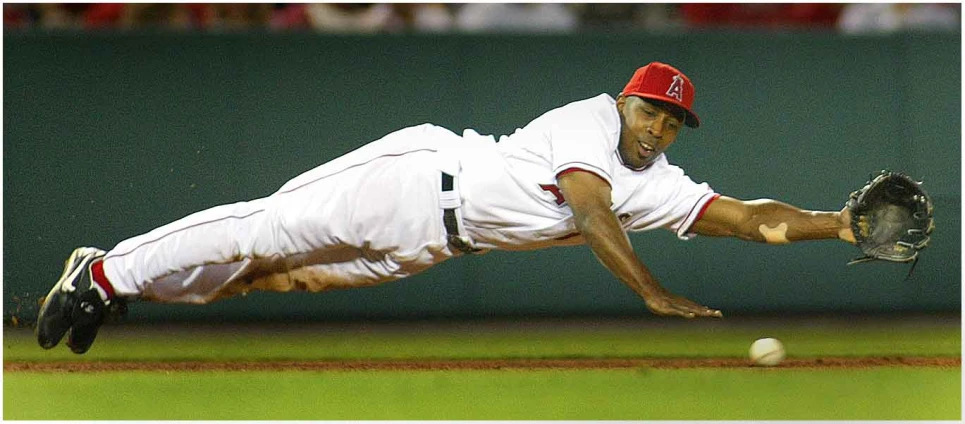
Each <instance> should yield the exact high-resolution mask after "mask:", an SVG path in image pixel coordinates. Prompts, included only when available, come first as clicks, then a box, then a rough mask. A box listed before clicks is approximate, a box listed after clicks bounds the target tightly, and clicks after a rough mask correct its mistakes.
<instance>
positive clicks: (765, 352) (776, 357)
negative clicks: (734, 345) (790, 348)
mask: <svg viewBox="0 0 965 424" xmlns="http://www.w3.org/2000/svg"><path fill="white" fill-rule="evenodd" d="M785 354H786V353H785V352H784V344H783V343H781V341H780V340H778V339H775V338H770V337H768V338H765V339H757V340H756V341H755V342H754V343H752V344H751V349H750V355H751V361H753V362H754V364H755V365H762V366H765V367H772V366H774V365H777V364H780V363H781V361H783V360H784V356H785Z"/></svg>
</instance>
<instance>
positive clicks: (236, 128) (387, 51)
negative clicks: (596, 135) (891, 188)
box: [3, 32, 962, 321]
mask: <svg viewBox="0 0 965 424" xmlns="http://www.w3.org/2000/svg"><path fill="white" fill-rule="evenodd" d="M3 43H4V46H3V51H4V63H3V66H4V69H3V71H4V72H3V83H4V85H3V87H4V88H3V106H4V109H3V137H4V138H3V166H4V168H3V178H4V181H3V190H4V192H3V202H4V203H3V206H4V208H3V230H4V232H3V248H4V249H3V299H4V303H3V305H4V308H5V310H4V313H5V317H6V318H10V317H12V316H19V317H20V319H22V320H24V319H26V320H30V319H33V318H34V317H35V315H36V304H35V302H36V299H37V298H38V297H40V296H42V295H43V294H45V293H46V291H47V290H48V288H49V286H50V285H51V284H52V283H53V282H54V281H55V280H56V279H57V277H58V276H59V275H60V272H61V266H62V261H63V260H64V258H66V256H67V255H68V254H69V253H70V251H71V249H73V247H75V246H78V245H88V244H89V245H95V246H100V247H104V248H109V247H111V246H113V245H114V244H115V243H117V242H119V241H121V240H123V239H124V238H127V237H130V236H133V235H137V234H140V233H142V232H145V231H147V230H150V229H152V228H154V227H156V226H158V225H160V224H164V223H167V222H169V221H171V220H175V219H177V218H180V217H182V216H185V215H187V214H189V213H191V212H194V211H197V210H200V209H203V208H207V207H210V206H215V205H218V204H222V203H228V202H235V201H240V200H247V199H252V198H257V197H261V196H265V195H267V194H269V193H271V192H273V191H274V190H275V189H277V188H278V187H279V186H280V185H281V184H282V183H284V182H285V181H286V180H287V179H289V178H291V177H293V176H295V175H296V174H298V173H300V172H302V171H305V170H307V169H310V168H312V167H313V166H315V165H316V164H319V163H322V162H325V161H327V160H330V159H332V158H335V157H337V156H339V155H341V154H343V153H345V152H348V151H350V150H352V149H354V148H356V147H358V146H360V145H362V144H364V143H366V142H368V141H370V140H374V139H377V138H379V137H381V136H382V135H384V134H386V133H388V132H390V131H393V130H395V129H399V128H401V127H404V126H409V125H415V124H420V123H424V122H432V123H435V124H438V125H442V126H445V127H448V128H450V129H453V130H456V131H457V132H458V131H459V130H461V129H463V128H474V129H476V130H477V131H479V132H480V133H492V134H505V133H509V132H512V131H513V130H514V129H515V128H517V127H521V126H523V125H525V124H526V123H527V122H528V121H530V120H531V119H533V118H535V117H536V116H538V115H539V114H541V113H542V112H545V111H546V110H549V109H551V108H553V107H556V106H559V105H562V104H565V103H567V102H570V101H574V100H578V99H582V98H586V97H590V96H594V95H596V94H599V93H602V92H607V93H610V94H612V95H616V94H617V93H618V92H619V91H620V89H621V88H622V86H623V84H624V83H625V82H626V80H627V79H628V78H629V76H630V75H631V74H632V73H633V71H634V69H636V67H638V66H641V65H643V64H645V63H647V62H648V61H651V60H660V61H665V62H669V63H672V64H674V65H676V66H678V67H680V68H681V69H683V70H684V71H685V72H686V73H687V74H688V75H689V76H690V77H691V79H692V80H693V82H694V83H695V85H696V87H697V100H696V110H697V112H698V113H699V115H700V117H701V121H702V126H701V128H700V129H699V130H685V131H684V132H683V133H682V134H681V135H680V136H679V138H678V142H677V143H676V144H675V145H674V146H673V148H672V149H671V150H670V151H669V157H670V160H671V162H673V163H676V164H679V165H680V166H682V167H683V168H684V169H685V170H687V172H688V174H689V175H691V176H692V177H693V179H695V180H696V181H698V182H700V181H707V182H709V183H710V184H711V186H712V187H714V188H715V189H716V190H717V191H719V192H721V193H723V194H726V195H730V196H733V197H738V198H743V199H750V198H759V197H769V198H776V199H781V200H784V201H786V202H789V203H792V204H795V205H798V206H801V207H804V208H809V209H821V210H836V209H839V208H841V206H842V205H843V203H844V201H845V199H846V198H847V195H848V193H849V192H850V191H851V190H853V189H855V188H856V187H857V186H858V185H860V183H863V182H864V181H865V180H866V179H867V177H868V176H869V175H870V174H871V173H874V172H876V171H877V170H879V169H883V168H888V169H895V170H901V171H905V172H907V173H910V174H911V175H913V176H915V177H917V178H921V179H923V180H924V181H925V184H926V187H927V189H928V190H929V191H930V192H931V194H932V195H933V196H934V200H935V206H936V211H935V217H936V221H937V227H938V229H937V231H936V232H935V233H934V238H933V240H932V244H931V246H930V247H929V248H928V249H927V250H926V251H925V254H924V255H923V258H922V260H921V262H920V263H919V264H918V266H917V268H916V270H915V273H914V274H913V275H912V276H911V277H910V278H909V279H908V280H907V281H905V280H904V279H905V275H906V273H907V270H908V268H907V267H906V266H899V265H891V264H868V265H857V266H851V267H846V266H845V263H846V262H847V261H848V260H850V259H852V258H853V257H855V256H858V251H857V249H855V248H853V247H851V246H848V245H846V244H844V243H837V242H827V241H825V242H805V243H798V244H793V245H787V246H766V245H757V244H752V243H748V242H741V241H738V240H730V239H712V238H697V239H695V240H692V241H687V242H684V241H678V240H676V239H675V238H674V237H673V235H672V234H670V233H668V232H666V231H656V232H650V233H642V234H634V235H632V236H631V240H632V242H633V244H634V247H635V248H636V250H637V252H638V254H639V256H640V257H641V258H643V260H644V261H645V262H646V263H647V264H648V265H649V266H650V268H651V269H652V271H653V273H654V274H655V275H656V276H657V278H659V279H660V280H661V281H663V283H664V284H665V285H666V286H667V287H668V288H669V289H671V290H673V291H675V292H678V293H680V294H684V295H687V296H689V297H691V298H693V299H695V300H698V301H700V302H703V303H706V304H708V305H711V306H714V307H719V308H721V309H723V310H724V312H725V314H744V313H756V312H776V311H793V312H823V311H830V312H880V313H890V312H895V313H899V312H908V311H942V312H947V311H957V310H959V309H960V305H961V300H960V295H961V286H960V285H961V259H960V258H961V255H960V252H961V238H960V235H961V185H960V184H961V162H960V161H961V142H962V140H961V119H960V117H961V78H960V75H961V56H960V51H961V39H960V34H952V35H929V34H904V35H893V36H875V37H844V36H839V35H836V34H830V33H750V34H748V33H696V34H663V35H653V34H644V33H641V34H622V35H603V34H590V35H574V36H511V35H505V36H502V35H499V36H447V35H412V36H396V35H392V36H323V35H316V34H270V33H262V34H191V35H183V34H115V33H94V34H84V35H77V34H66V33H65V34H58V33H55V34H36V33H16V32H7V33H5V36H4V41H3ZM372 207H378V199H376V198H373V199H372ZM646 313H647V312H646V310H645V307H644V306H643V303H642V302H641V301H639V299H637V298H636V297H635V295H634V294H633V293H632V292H631V291H630V290H629V289H627V288H626V287H624V286H623V285H621V284H620V283H619V282H617V281H616V280H615V279H614V278H612V277H611V276H610V275H609V273H608V272H607V271H606V270H604V269H603V267H602V266H601V265H599V263H598V262H597V261H596V259H595V258H594V257H593V255H592V254H591V252H590V251H589V249H588V248H586V247H582V246H581V247H569V248H557V249H551V250H544V251H538V252H523V253H507V252H493V253H490V254H487V255H483V256H478V257H464V258H459V259H455V260H452V261H449V262H446V263H444V264H442V265H440V266H438V267H436V268H434V269H431V270H429V271H428V272H426V273H424V274H422V275H419V276H416V277H413V278H411V279H408V280H405V281H401V282H395V283H390V284H386V285H383V286H378V287H372V288H365V289H357V290H345V291H333V292H328V293H321V294H276V293H269V294H263V293H257V294H251V295H249V296H247V297H243V298H235V299H229V300H225V301H220V302H216V303H214V304H211V305H206V306H188V305H146V304H145V305H138V306H137V307H136V308H132V311H131V317H132V318H137V319H144V320H162V319H172V320H174V319H176V320H186V319H205V320H215V321H217V320H238V319H273V318H278V319H342V318H350V319H356V318H359V319H370V318H394V317H409V318H412V317H438V316H449V315H452V316H472V317H491V316H505V315H516V314H521V315H565V314H646Z"/></svg>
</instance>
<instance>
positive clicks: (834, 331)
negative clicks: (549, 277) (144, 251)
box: [3, 320, 962, 420]
mask: <svg viewBox="0 0 965 424" xmlns="http://www.w3.org/2000/svg"><path fill="white" fill-rule="evenodd" d="M953 324H954V323H953ZM206 330H212V331H206ZM214 330H220V331H214ZM764 336H772V337H778V338H780V339H781V340H782V341H784V343H785V345H786V346H787V348H788V354H789V356H790V357H819V356H902V355H904V356H960V355H961V332H960V329H959V328H958V326H957V325H949V324H948V323H947V322H946V323H943V324H942V325H932V324H931V323H928V322H916V323H907V322H903V321H901V320H894V321H889V322H865V323H861V322H844V323H834V324H828V325H825V324H822V323H820V322H818V323H815V322H797V321H787V320H781V321H774V322H771V321H765V322H763V323H756V324H754V325H743V324H739V323H738V324H735V323H734V321H733V320H732V321H729V322H683V321H681V323H679V324H678V323H675V324H673V325H663V324H660V325H652V324H651V325H641V326H634V325H617V326H613V325H609V326H608V325H602V326H599V325H592V324H586V325H575V326H561V327H557V326H535V327H527V326H509V327H508V328H503V327H498V328H494V327H489V326H474V325H460V324H455V325H452V326H443V327H441V328H440V327H438V326H437V327H433V326H429V327H419V326H413V327H412V328H409V327H407V326H406V325H392V326H390V328H388V329H387V330H386V329H385V328H382V327H379V326H348V327H341V328H335V329H332V328H330V327H321V328H315V327H287V328H286V327H278V326H265V327H253V328H238V327H227V326H208V327H205V328H202V329H192V330H183V329H178V328H173V329H172V328H163V327H146V328H136V327H134V328H128V327H111V326H108V327H105V328H104V329H103V330H102V334H101V335H100V337H99V338H98V341H97V343H96V344H95V345H94V348H93V349H92V350H91V352H89V353H88V354H86V355H83V356H77V355H73V354H71V353H69V351H68V350H67V349H66V348H63V347H60V346H58V348H56V349H53V350H50V351H44V350H42V349H40V348H38V347H37V346H36V344H35V341H34V340H33V337H32V334H30V333H29V332H28V331H22V330H10V329H7V330H5V332H4V340H3V346H4V352H3V355H4V360H5V361H120V360H125V361H131V360H146V361H174V360H235V359H237V360H262V361H271V360H313V359H365V358H373V359H390V358H392V359H401V358H408V359H415V358H540V357H552V358H578V357H745V356H746V354H747V348H748V346H749V345H750V343H751V342H752V341H753V340H754V339H756V338H759V337H764ZM3 389H4V410H3V415H4V418H5V419H45V420H58V419H98V420H102V419H149V420H162V419H163V420H166V419H179V420H194V419H207V420H219V419H224V420H229V419H246V420H262V419H265V420H282V419H298V420H325V419H337V420H360V419H377V420H383V419H389V420H400V419H416V420H429V419H442V420H452V419H455V420H528V419H561V420H655V419H660V420H731V419H739V420H783V419H794V420H823V419H835V420H858V419H861V420H866V419H867V420H918V419H926V420H958V419H960V418H961V400H962V399H961V369H960V368H926V367H894V368H891V367H883V368H873V369H781V368H774V369H755V368H739V369H680V370H668V369H650V368H636V369H618V370H566V371H563V370H493V371H469V370H458V371H456V370H453V371H413V372H406V371H317V372H304V371H298V372H296V371H283V372H268V371H239V372H224V371H210V372H185V373H176V372H165V371H157V372H147V371H138V372H104V373H92V374H83V373H33V372H11V373H4V379H3ZM89 393H96V394H98V401H97V405H98V406H97V407H92V406H91V405H92V404H91V402H90V401H89V398H88V397H87V396H79V395H78V394H89Z"/></svg>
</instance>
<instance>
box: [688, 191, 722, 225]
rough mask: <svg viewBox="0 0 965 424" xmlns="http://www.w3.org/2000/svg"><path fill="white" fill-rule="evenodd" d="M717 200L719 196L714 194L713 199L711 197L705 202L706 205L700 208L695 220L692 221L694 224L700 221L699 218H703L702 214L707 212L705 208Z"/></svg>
mask: <svg viewBox="0 0 965 424" xmlns="http://www.w3.org/2000/svg"><path fill="white" fill-rule="evenodd" d="M719 198H720V194H715V195H714V197H711V198H710V200H708V201H707V203H704V206H703V207H702V208H700V212H698V213H697V218H696V219H694V223H696V222H697V221H700V218H703V217H704V212H707V208H708V207H710V204H711V203H714V200H717V199H719ZM690 226H691V227H693V224H691V225H690ZM688 230H689V228H688Z"/></svg>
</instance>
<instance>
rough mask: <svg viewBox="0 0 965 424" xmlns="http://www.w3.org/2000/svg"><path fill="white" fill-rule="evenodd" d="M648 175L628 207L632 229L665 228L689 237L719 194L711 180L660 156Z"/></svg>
mask: <svg viewBox="0 0 965 424" xmlns="http://www.w3.org/2000/svg"><path fill="white" fill-rule="evenodd" d="M654 167H655V168H659V169H654V170H653V172H652V173H649V175H648V177H647V183H646V184H644V185H641V186H640V187H638V189H637V190H636V191H635V192H634V193H633V195H632V199H633V200H632V203H631V207H630V208H628V210H630V211H633V212H634V213H630V215H631V217H632V221H631V222H630V223H629V229H630V230H632V231H648V230H651V229H655V228H665V229H667V230H670V231H673V232H674V234H676V235H677V238H679V239H681V240H689V239H691V238H692V237H694V236H695V235H696V234H694V233H693V232H691V231H690V230H691V228H692V227H693V225H694V223H695V222H697V220H699V219H700V217H701V216H702V215H703V213H704V211H706V210H707V207H708V206H710V204H711V203H712V202H713V201H714V200H716V199H717V198H718V197H720V195H719V194H717V193H716V192H715V191H714V190H713V189H712V188H711V187H710V185H709V184H707V183H699V184H698V183H696V182H694V181H693V180H692V179H691V178H690V177H689V176H687V175H686V174H684V172H683V170H682V169H680V168H678V167H676V166H673V165H669V164H667V163H666V160H665V159H661V160H660V161H659V163H656V164H654Z"/></svg>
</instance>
